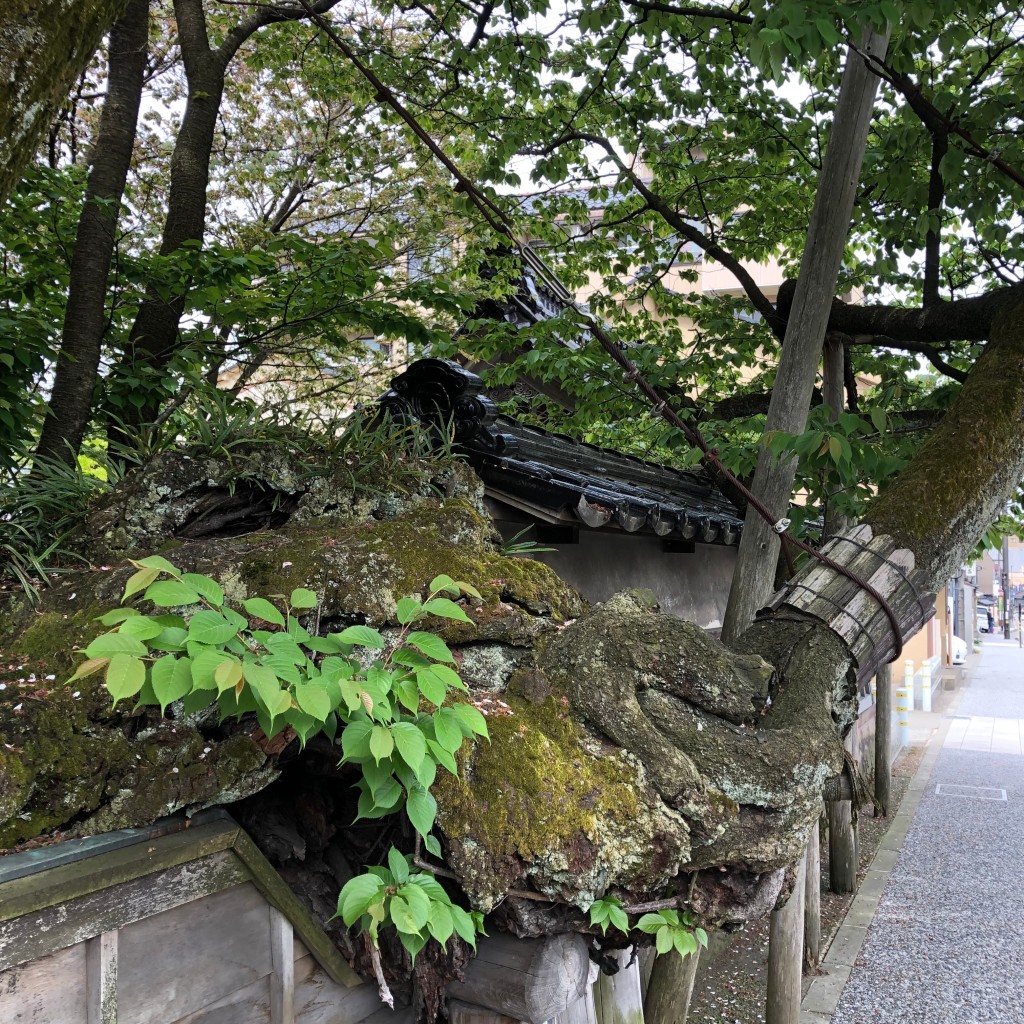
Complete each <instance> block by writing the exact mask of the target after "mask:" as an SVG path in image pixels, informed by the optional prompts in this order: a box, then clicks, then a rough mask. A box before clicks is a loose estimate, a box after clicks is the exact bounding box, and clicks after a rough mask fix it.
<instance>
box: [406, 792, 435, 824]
mask: <svg viewBox="0 0 1024 1024" xmlns="http://www.w3.org/2000/svg"><path fill="white" fill-rule="evenodd" d="M405 813H406V814H408V815H409V820H410V821H411V822H412V827H413V828H414V829H416V831H417V832H419V834H420V835H421V836H425V835H429V834H430V830H431V829H432V828H433V827H434V818H435V817H436V816H437V801H436V800H435V799H434V797H433V796H432V795H431V794H430V793H428V792H427V791H426V790H425V789H423V787H422V786H414V787H413V788H412V790H411V791H410V792H409V799H408V800H407V801H406V804H405Z"/></svg>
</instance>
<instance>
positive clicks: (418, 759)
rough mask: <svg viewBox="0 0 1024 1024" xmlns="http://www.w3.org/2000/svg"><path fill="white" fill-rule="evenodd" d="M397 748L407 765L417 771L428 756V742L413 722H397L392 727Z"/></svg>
mask: <svg viewBox="0 0 1024 1024" xmlns="http://www.w3.org/2000/svg"><path fill="white" fill-rule="evenodd" d="M391 735H392V737H393V738H394V741H395V748H396V749H397V750H398V753H399V754H400V755H401V758H402V760H403V761H405V763H406V764H407V765H408V766H409V767H410V768H411V769H412V770H413V771H416V769H417V768H419V766H420V764H421V763H422V761H423V758H425V757H426V756H427V741H426V739H425V738H424V736H423V733H421V732H420V731H419V729H417V728H416V726H415V725H413V724H412V722H396V723H395V724H394V725H393V726H391Z"/></svg>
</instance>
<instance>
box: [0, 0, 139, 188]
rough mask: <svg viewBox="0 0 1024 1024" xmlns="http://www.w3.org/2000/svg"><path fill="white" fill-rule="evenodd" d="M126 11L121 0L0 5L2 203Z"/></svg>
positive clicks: (32, 0)
mask: <svg viewBox="0 0 1024 1024" xmlns="http://www.w3.org/2000/svg"><path fill="white" fill-rule="evenodd" d="M124 7H125V0H3V3H0V68H3V70H4V89H3V91H2V92H0V201H2V200H3V199H5V198H6V197H7V195H8V194H9V193H10V191H11V189H12V188H14V186H15V185H16V184H17V183H18V179H19V178H20V177H21V174H22V172H23V171H24V170H25V168H26V167H27V166H28V165H29V164H30V163H31V162H32V158H33V156H34V155H35V151H36V145H37V143H38V142H39V138H40V136H41V135H42V133H43V131H44V130H45V128H46V126H47V125H48V124H49V123H50V120H51V118H52V116H53V113H54V111H55V110H56V109H57V108H58V107H59V106H60V105H61V103H63V102H64V100H65V99H66V98H67V94H68V90H69V89H70V88H71V86H72V85H73V84H74V81H75V79H76V78H78V76H79V75H80V74H81V73H82V71H83V70H84V68H85V67H86V65H87V64H88V63H89V61H90V60H91V59H92V55H93V54H94V53H95V52H96V47H97V46H99V43H100V40H101V39H102V38H103V35H104V33H106V32H107V31H109V29H110V26H111V25H112V24H113V23H114V21H115V20H116V19H117V17H118V15H119V14H120V13H121V11H123V10H124Z"/></svg>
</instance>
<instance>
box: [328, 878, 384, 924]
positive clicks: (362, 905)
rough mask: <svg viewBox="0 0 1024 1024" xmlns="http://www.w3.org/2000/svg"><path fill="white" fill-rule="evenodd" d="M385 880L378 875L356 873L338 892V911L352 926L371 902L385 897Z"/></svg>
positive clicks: (346, 922)
mask: <svg viewBox="0 0 1024 1024" xmlns="http://www.w3.org/2000/svg"><path fill="white" fill-rule="evenodd" d="M383 896H384V882H383V880H382V879H380V878H378V877H377V876H376V875H371V874H365V875H356V876H355V878H350V879H349V880H348V881H347V882H346V883H345V885H344V887H343V888H342V890H341V892H340V893H339V894H338V913H339V914H340V915H341V919H342V920H343V921H344V922H345V924H346V925H347V926H349V927H351V926H352V925H353V924H355V922H356V921H358V920H359V918H361V917H362V916H363V914H365V913H366V909H367V907H369V905H370V904H371V903H375V902H377V901H378V900H381V899H383Z"/></svg>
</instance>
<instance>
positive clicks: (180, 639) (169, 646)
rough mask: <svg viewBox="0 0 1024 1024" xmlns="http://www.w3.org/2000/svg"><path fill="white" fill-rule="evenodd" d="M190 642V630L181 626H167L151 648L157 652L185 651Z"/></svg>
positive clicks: (151, 641) (154, 638)
mask: <svg viewBox="0 0 1024 1024" xmlns="http://www.w3.org/2000/svg"><path fill="white" fill-rule="evenodd" d="M186 640H188V630H187V629H184V628H182V627H180V626H166V627H164V629H163V630H161V631H160V632H159V633H158V634H157V635H156V636H155V637H153V638H152V640H150V641H149V646H150V648H152V649H153V650H157V651H183V650H184V649H185V641H186Z"/></svg>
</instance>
